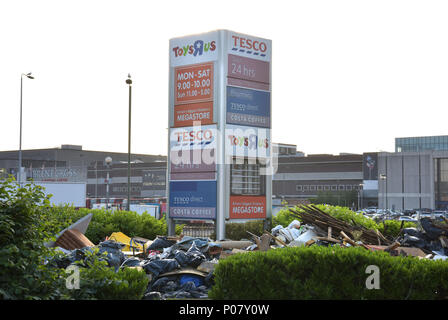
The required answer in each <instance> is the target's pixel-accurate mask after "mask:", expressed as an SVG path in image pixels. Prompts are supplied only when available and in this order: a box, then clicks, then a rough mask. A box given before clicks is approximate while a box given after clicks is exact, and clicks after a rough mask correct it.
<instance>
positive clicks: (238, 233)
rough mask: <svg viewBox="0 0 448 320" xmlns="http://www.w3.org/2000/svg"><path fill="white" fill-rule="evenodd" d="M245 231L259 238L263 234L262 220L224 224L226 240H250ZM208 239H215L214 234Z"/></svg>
mask: <svg viewBox="0 0 448 320" xmlns="http://www.w3.org/2000/svg"><path fill="white" fill-rule="evenodd" d="M246 231H249V232H250V233H253V234H255V235H257V236H260V235H261V234H263V232H264V220H254V221H248V222H230V223H226V239H232V240H241V239H251V238H252V236H251V235H250V234H249V233H247V232H246ZM210 238H211V239H216V234H215V233H214V232H213V233H212V234H211V236H210Z"/></svg>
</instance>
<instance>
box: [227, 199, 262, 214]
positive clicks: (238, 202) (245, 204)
mask: <svg viewBox="0 0 448 320" xmlns="http://www.w3.org/2000/svg"><path fill="white" fill-rule="evenodd" d="M264 218H266V197H265V196H231V197H230V219H264Z"/></svg>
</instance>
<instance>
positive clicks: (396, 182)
mask: <svg viewBox="0 0 448 320" xmlns="http://www.w3.org/2000/svg"><path fill="white" fill-rule="evenodd" d="M378 159H379V165H378V175H379V193H378V201H379V205H380V207H381V208H389V209H397V210H412V209H426V208H427V209H439V210H446V209H448V151H423V152H396V153H386V152H382V153H379V156H378Z"/></svg>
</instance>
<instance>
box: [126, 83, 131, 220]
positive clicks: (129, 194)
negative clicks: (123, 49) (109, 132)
mask: <svg viewBox="0 0 448 320" xmlns="http://www.w3.org/2000/svg"><path fill="white" fill-rule="evenodd" d="M126 84H128V86H129V116H128V203H127V211H129V210H130V208H131V96H132V80H131V74H128V78H127V79H126Z"/></svg>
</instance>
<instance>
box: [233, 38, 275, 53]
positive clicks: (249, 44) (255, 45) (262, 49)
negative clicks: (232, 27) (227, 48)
mask: <svg viewBox="0 0 448 320" xmlns="http://www.w3.org/2000/svg"><path fill="white" fill-rule="evenodd" d="M232 40H233V48H232V50H234V51H236V50H239V51H241V52H246V53H249V54H254V55H260V56H262V57H264V56H266V51H267V50H268V45H267V44H266V42H263V41H258V40H252V39H249V38H244V37H239V36H235V35H232Z"/></svg>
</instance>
